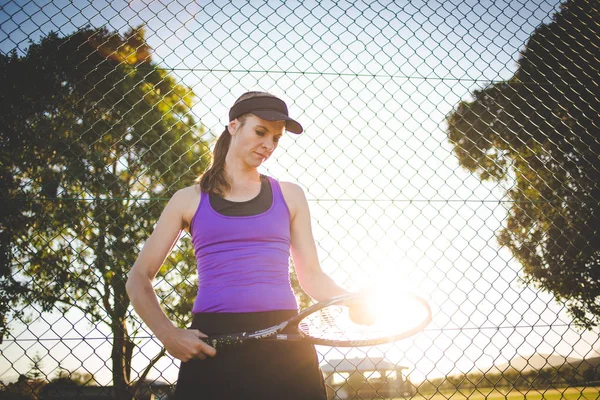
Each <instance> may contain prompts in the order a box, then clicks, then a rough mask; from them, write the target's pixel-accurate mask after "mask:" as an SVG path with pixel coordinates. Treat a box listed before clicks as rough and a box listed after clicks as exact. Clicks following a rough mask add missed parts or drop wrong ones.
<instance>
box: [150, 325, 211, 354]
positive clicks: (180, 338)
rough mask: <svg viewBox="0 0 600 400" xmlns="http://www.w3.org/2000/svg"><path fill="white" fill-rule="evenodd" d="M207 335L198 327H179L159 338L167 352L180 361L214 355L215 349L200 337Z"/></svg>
mask: <svg viewBox="0 0 600 400" xmlns="http://www.w3.org/2000/svg"><path fill="white" fill-rule="evenodd" d="M205 337H207V336H206V335H205V334H204V333H202V332H200V331H199V330H198V329H180V328H175V330H174V331H171V332H169V333H168V334H167V335H165V336H163V337H162V338H159V339H160V341H161V342H162V343H163V345H164V346H165V348H166V349H167V352H168V353H169V354H170V355H172V356H173V357H175V358H177V359H179V360H181V361H190V360H192V359H196V358H199V359H201V360H204V359H205V358H206V356H210V357H214V356H215V354H217V351H216V350H215V349H214V348H213V347H211V346H209V345H208V344H207V343H206V342H204V341H203V340H202V338H205Z"/></svg>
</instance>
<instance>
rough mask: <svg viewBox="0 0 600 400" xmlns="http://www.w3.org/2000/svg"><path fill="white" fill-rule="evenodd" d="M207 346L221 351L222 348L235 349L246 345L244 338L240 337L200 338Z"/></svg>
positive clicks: (216, 336) (218, 336) (215, 336)
mask: <svg viewBox="0 0 600 400" xmlns="http://www.w3.org/2000/svg"><path fill="white" fill-rule="evenodd" d="M200 339H202V341H204V342H205V343H206V344H208V345H210V346H212V347H213V348H214V349H220V348H222V347H234V346H239V345H240V344H242V343H244V340H243V338H241V337H240V336H239V335H214V336H209V337H205V338H200Z"/></svg>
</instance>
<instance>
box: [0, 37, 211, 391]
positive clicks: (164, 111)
mask: <svg viewBox="0 0 600 400" xmlns="http://www.w3.org/2000/svg"><path fill="white" fill-rule="evenodd" d="M0 82H1V85H2V88H3V90H2V91H1V94H0V96H1V99H2V104H3V107H2V108H1V109H0V135H1V136H0V160H1V161H0V185H2V186H1V189H2V192H3V198H4V200H3V207H1V208H3V210H2V212H0V228H2V229H0V240H1V245H0V250H2V251H1V252H0V253H1V254H2V258H0V261H1V262H2V265H0V296H4V295H5V298H11V299H13V300H14V297H13V295H15V294H22V295H21V296H20V297H19V299H20V300H21V301H24V302H23V303H21V304H24V307H26V306H28V305H30V304H36V305H37V307H38V309H39V310H41V311H49V310H52V309H57V308H59V309H60V310H61V311H62V312H64V313H66V312H68V311H69V310H71V309H77V310H80V311H81V312H83V313H84V314H85V315H86V317H87V318H88V319H89V321H90V322H91V323H93V324H104V325H105V326H107V327H108V328H109V329H110V331H111V333H112V337H113V344H112V353H111V362H112V374H113V384H114V386H115V391H116V393H117V395H118V398H120V399H129V398H131V395H130V394H129V393H130V392H128V389H129V388H128V384H129V382H130V379H131V369H132V367H131V360H132V354H133V351H134V337H133V335H134V334H135V333H134V334H132V332H131V326H132V317H131V315H130V313H131V309H130V302H129V298H128V296H127V294H126V292H125V282H126V277H127V273H128V270H129V268H130V267H131V266H132V265H133V263H134V261H135V258H136V256H137V251H136V249H137V248H138V246H140V245H141V244H142V243H143V242H144V241H145V239H146V238H147V236H148V235H149V231H150V230H151V229H152V227H153V225H154V223H155V221H156V220H157V219H158V217H159V214H160V212H161V211H162V208H163V207H164V205H165V202H166V199H168V198H169V197H170V196H171V195H172V194H173V193H174V192H175V191H176V190H177V189H179V188H182V187H184V186H187V185H189V184H190V183H191V182H192V181H193V178H195V177H196V176H197V175H198V174H200V173H201V172H202V171H203V170H204V169H205V167H206V166H207V164H208V162H209V151H208V147H207V144H206V143H205V142H204V141H203V140H202V139H201V134H202V133H203V129H202V128H201V127H200V126H199V125H198V124H197V123H196V121H195V120H194V117H193V115H192V113H191V107H192V103H193V99H194V93H193V92H192V91H191V89H189V88H187V87H185V86H183V85H181V84H178V83H176V81H175V80H174V79H173V78H172V77H171V76H169V74H168V72H167V71H166V70H164V69H161V68H159V67H157V66H156V65H155V64H153V62H152V60H151V54H150V49H149V47H148V45H147V44H146V42H145V33H144V30H143V29H142V28H140V29H133V30H132V31H130V32H128V33H127V34H125V35H124V36H121V35H119V34H117V33H111V32H109V31H107V30H106V29H91V28H85V29H82V30H79V31H77V32H75V33H73V34H71V35H68V36H65V37H59V36H58V35H57V34H54V33H52V34H50V35H48V36H47V37H45V38H43V39H42V40H41V41H40V43H37V44H35V43H34V44H31V45H30V47H29V49H28V50H27V53H26V54H25V55H24V56H22V57H19V56H17V54H16V53H14V52H13V53H11V54H9V55H0ZM5 205H6V208H10V215H8V214H9V213H8V212H5V211H6V210H5V209H4V208H5ZM189 244H190V243H189V240H184V241H180V246H181V247H183V249H182V250H183V251H182V252H178V251H175V252H174V253H173V255H172V256H171V257H170V259H169V260H167V264H170V265H169V266H170V268H167V267H166V265H165V268H163V269H162V270H161V272H160V276H161V277H164V279H163V280H162V282H163V283H162V286H159V288H158V289H159V294H160V295H161V296H164V297H168V298H173V299H175V300H174V301H173V302H172V303H170V307H168V308H167V310H166V311H167V313H168V314H169V315H170V317H171V318H172V319H174V320H176V321H179V322H180V324H181V325H182V326H183V325H185V323H187V320H186V319H184V317H183V315H186V314H187V313H188V312H189V310H190V309H191V301H192V300H193V296H189V293H188V292H189V291H190V290H191V289H189V288H187V286H191V287H193V282H189V281H187V279H188V277H189V276H194V271H195V265H194V262H184V261H189V256H187V255H184V254H185V252H186V251H187V252H188V253H189V252H190V251H189ZM171 267H176V268H171ZM7 271H10V273H7ZM184 286H186V288H183V287H184ZM3 288H4V289H5V290H4V291H3ZM25 290H26V293H23V292H24V291H25ZM182 293H184V294H185V295H186V296H187V297H180V296H178V295H180V294H182ZM14 301H16V300H14ZM14 301H13V304H14ZM13 308H14V309H15V310H14V311H17V312H18V310H19V308H16V307H13ZM20 309H21V310H22V309H23V308H20ZM8 311H9V309H8V308H2V309H0V312H2V313H3V315H5V313H6V312H8ZM13 317H14V316H13ZM163 354H164V351H163V352H161V353H159V354H158V355H157V357H156V358H154V359H151V360H149V366H148V368H147V369H146V371H145V372H144V373H143V374H142V376H145V374H146V373H147V372H148V370H149V368H150V367H151V366H152V365H153V364H154V363H155V362H156V361H157V359H158V358H159V357H160V356H162V355H163ZM142 379H143V378H142Z"/></svg>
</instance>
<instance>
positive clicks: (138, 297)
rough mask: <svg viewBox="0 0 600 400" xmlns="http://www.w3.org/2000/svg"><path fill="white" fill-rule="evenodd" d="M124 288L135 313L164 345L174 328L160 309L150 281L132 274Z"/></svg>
mask: <svg viewBox="0 0 600 400" xmlns="http://www.w3.org/2000/svg"><path fill="white" fill-rule="evenodd" d="M126 288H127V294H128V295H129V299H130V300H131V304H132V305H133V308H134V309H135V312H136V313H137V314H138V315H139V316H140V318H142V320H143V321H144V323H145V324H146V325H147V326H148V328H150V330H151V331H152V332H153V333H154V335H156V337H157V338H158V339H159V340H160V341H161V342H163V343H164V338H165V337H166V336H167V335H169V334H170V333H172V332H173V330H174V329H176V328H175V326H174V325H173V323H172V322H171V321H170V320H169V318H168V317H167V315H166V314H165V312H164V311H163V309H162V308H161V307H160V304H159V303H158V298H157V297H156V292H155V291H154V288H153V286H152V281H151V280H150V279H148V277H146V276H143V275H140V274H135V273H134V274H131V275H130V276H129V278H128V279H127V285H126Z"/></svg>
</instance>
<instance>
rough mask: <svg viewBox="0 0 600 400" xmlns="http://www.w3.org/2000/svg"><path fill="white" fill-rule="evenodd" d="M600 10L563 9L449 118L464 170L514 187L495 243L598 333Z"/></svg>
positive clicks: (581, 3) (588, 5)
mask: <svg viewBox="0 0 600 400" xmlns="http://www.w3.org/2000/svg"><path fill="white" fill-rule="evenodd" d="M598 21H600V3H598V2H597V1H585V0H570V1H567V2H566V3H564V4H563V5H562V7H561V11H560V12H559V13H557V14H556V15H555V16H554V18H553V21H552V22H551V23H549V24H547V25H542V26H540V27H538V28H537V29H536V31H535V32H534V34H533V35H532V36H531V38H530V39H529V41H528V43H527V46H526V48H525V49H524V51H523V52H522V54H521V58H520V60H519V68H518V70H517V72H516V73H515V75H514V76H513V77H512V78H511V79H509V80H507V81H504V82H499V83H494V84H492V85H490V86H488V87H486V88H485V89H483V90H478V91H475V92H474V93H473V96H474V100H473V101H471V102H467V101H463V102H461V103H460V104H459V105H458V107H457V109H456V110H455V111H454V112H453V113H451V114H450V115H449V116H448V118H447V123H448V137H449V139H450V142H451V143H452V144H453V145H454V151H455V152H456V154H457V156H458V159H459V161H460V163H461V165H462V166H464V167H465V168H467V169H468V170H470V171H472V172H476V173H478V174H479V176H480V177H481V179H484V180H485V179H493V180H498V181H501V180H507V181H514V186H513V187H512V188H511V189H510V190H509V191H508V196H509V197H510V199H511V200H512V206H511V208H510V210H509V215H508V219H507V223H506V227H505V228H504V229H503V230H502V231H501V232H500V233H499V235H498V239H499V242H500V244H501V245H503V246H507V247H508V248H509V249H510V250H511V251H512V252H513V254H514V255H515V257H516V258H517V259H518V260H519V261H520V262H521V264H522V265H523V268H524V274H525V276H526V278H527V280H528V282H530V283H532V284H534V285H537V286H538V287H540V288H542V289H544V290H546V291H549V292H551V293H553V295H554V296H555V298H556V299H557V300H559V301H561V302H566V304H567V306H568V309H569V311H570V313H571V314H572V315H573V317H574V319H575V321H576V323H578V324H579V325H581V326H584V327H587V328H591V327H594V326H597V325H598V324H599V323H600V240H599V239H600V233H599V232H600V186H599V185H598V182H600V158H599V157H598V154H600V114H599V113H598V110H600V95H599V91H598V82H600V59H599V58H598V57H597V53H598V49H599V48H600V25H599V24H598Z"/></svg>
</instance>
